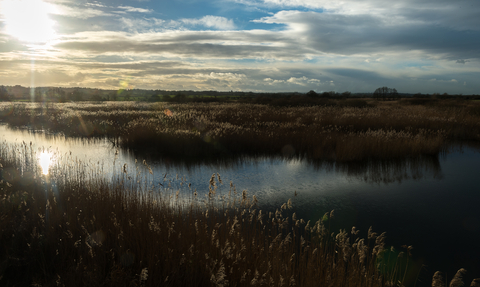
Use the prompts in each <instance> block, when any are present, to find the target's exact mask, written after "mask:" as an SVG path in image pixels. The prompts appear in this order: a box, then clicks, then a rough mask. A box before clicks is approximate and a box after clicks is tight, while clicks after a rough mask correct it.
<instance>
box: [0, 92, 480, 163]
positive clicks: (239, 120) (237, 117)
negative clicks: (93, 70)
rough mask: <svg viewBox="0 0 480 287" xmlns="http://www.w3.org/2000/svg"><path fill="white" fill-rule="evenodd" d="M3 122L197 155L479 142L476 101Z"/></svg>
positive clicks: (88, 106)
mask: <svg viewBox="0 0 480 287" xmlns="http://www.w3.org/2000/svg"><path fill="white" fill-rule="evenodd" d="M2 115H3V116H2ZM0 120H1V121H3V122H7V123H8V124H10V125H11V126H30V127H33V128H43V129H49V130H51V131H54V132H63V133H65V134H66V135H68V136H87V137H95V136H107V137H110V138H112V139H113V138H115V139H118V140H119V143H120V144H121V145H122V146H125V147H130V148H136V149H150V150H151V151H152V150H153V151H157V152H159V151H160V153H164V154H169V155H170V156H175V155H178V156H191V157H195V156H205V155H210V156H215V157H217V156H232V155H245V154H246V155H279V154H284V155H287V156H289V155H291V154H297V155H307V156H308V157H310V158H317V159H326V160H336V161H344V162H345V161H358V160H364V159H392V158H402V157H405V156H418V155H436V154H438V153H439V152H441V151H443V150H444V149H445V148H446V147H447V145H448V144H449V143H452V142H465V141H473V142H480V105H479V104H478V103H474V102H470V101H461V102H447V101H446V100H445V101H444V102H443V101H440V102H438V103H437V104H435V105H416V104H408V103H407V102H405V101H401V102H375V101H371V102H370V103H368V105H367V106H365V107H361V108H359V107H351V106H348V105H340V104H338V105H330V106H313V107H275V106H269V105H260V104H239V103H190V104H167V103H155V104H146V103H137V104H135V103H132V102H126V103H82V104H74V103H67V104H51V103H49V104H47V105H45V106H42V105H40V104H36V103H27V104H25V103H21V104H20V103H13V104H12V103H0ZM152 147H154V148H152Z"/></svg>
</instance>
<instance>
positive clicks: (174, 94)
mask: <svg viewBox="0 0 480 287" xmlns="http://www.w3.org/2000/svg"><path fill="white" fill-rule="evenodd" d="M358 98H374V99H378V100H398V99H400V98H407V99H452V98H459V99H480V96H478V95H449V94H447V93H444V94H438V93H436V94H431V95H430V94H420V93H417V94H405V93H403V94H402V93H399V92H398V91H397V90H396V89H395V88H389V87H380V88H377V89H376V90H375V91H374V92H373V93H372V92H371V93H352V92H349V91H345V92H342V93H339V92H336V91H321V92H316V91H314V90H310V91H309V92H307V93H299V92H284V93H258V92H255V93H254V92H243V91H167V90H143V89H120V90H102V89H93V88H81V87H73V88H64V87H37V88H29V87H22V86H19V85H17V86H0V101H10V100H25V101H35V102H60V103H64V102H71V101H74V102H77V101H144V102H160V101H162V102H175V103H186V102H226V101H237V102H250V103H264V104H276V105H315V104H325V103H326V100H333V99H335V100H343V99H358Z"/></svg>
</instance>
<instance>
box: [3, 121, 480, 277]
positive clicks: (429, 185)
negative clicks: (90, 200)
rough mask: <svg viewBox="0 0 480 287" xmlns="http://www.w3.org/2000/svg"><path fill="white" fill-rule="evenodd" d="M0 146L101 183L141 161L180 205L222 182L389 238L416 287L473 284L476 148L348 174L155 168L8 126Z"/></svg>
mask: <svg viewBox="0 0 480 287" xmlns="http://www.w3.org/2000/svg"><path fill="white" fill-rule="evenodd" d="M0 141H2V142H6V143H9V144H14V143H21V142H22V141H25V142H27V143H29V142H30V141H31V142H32V143H33V145H34V147H35V148H37V149H38V148H41V147H44V148H46V149H48V150H50V151H52V152H53V154H55V156H53V158H54V160H65V157H64V155H68V156H69V157H76V158H78V159H82V160H84V161H90V162H93V163H97V164H98V163H101V164H102V166H103V168H104V170H105V171H106V173H105V176H107V177H108V176H111V175H112V173H115V172H116V171H120V170H121V169H122V167H123V165H124V164H125V163H127V167H128V168H129V169H130V172H131V173H134V172H135V166H136V165H135V159H137V160H138V162H142V161H143V160H144V159H145V160H146V161H147V163H148V164H149V165H150V166H151V167H152V171H153V175H152V176H151V180H153V181H154V183H158V182H162V183H164V179H165V180H166V181H167V182H168V183H169V185H170V186H171V188H172V189H173V190H177V189H178V190H181V192H182V193H183V194H184V196H186V197H188V196H189V195H190V194H191V191H190V190H189V189H188V188H187V183H191V184H192V190H193V189H197V190H198V192H199V193H200V194H201V193H202V192H208V181H209V179H210V177H211V176H212V174H213V173H219V174H220V175H221V178H222V180H223V185H220V186H219V190H218V193H219V194H225V193H227V192H228V190H229V183H230V181H232V182H233V184H234V185H235V186H236V188H237V190H238V191H239V192H241V191H242V190H244V189H245V190H247V191H248V193H249V195H256V197H257V198H258V199H259V201H260V202H259V205H260V206H261V207H262V208H263V209H266V210H274V209H275V208H278V207H279V206H280V205H281V204H283V203H284V202H286V201H287V200H288V199H289V198H292V199H293V202H294V211H295V212H296V213H297V215H298V216H299V217H301V218H304V219H305V220H312V221H316V220H317V219H319V218H320V217H321V216H323V214H324V213H325V212H328V211H330V210H332V209H335V220H334V223H333V226H332V227H331V228H333V229H335V231H338V230H339V229H340V228H345V229H350V228H351V227H352V226H356V227H357V229H360V230H361V231H362V233H361V235H362V236H366V232H367V230H368V228H369V227H370V226H373V229H374V231H376V232H383V231H386V232H387V244H389V245H393V246H394V247H395V248H396V249H399V250H401V246H402V245H412V246H413V247H414V249H413V257H412V259H413V260H412V262H411V263H410V264H411V266H415V267H416V269H415V271H413V272H412V273H411V274H408V275H407V276H408V277H411V280H413V281H415V280H417V281H416V282H417V284H416V285H417V286H427V285H429V284H431V283H430V282H431V276H432V275H433V273H434V272H435V271H437V270H440V271H443V272H447V275H448V278H450V279H451V278H452V277H453V275H454V274H455V272H456V271H457V270H458V269H459V268H465V269H467V271H468V273H467V276H466V277H465V278H466V279H467V280H468V282H467V285H468V284H470V281H471V279H472V278H473V277H480V251H479V250H480V248H479V243H480V206H479V205H480V184H479V181H478V180H479V178H480V153H479V152H478V150H476V149H473V148H468V147H465V148H462V149H460V148H458V149H456V150H452V151H450V152H448V153H446V154H444V155H441V156H425V157H418V158H409V159H402V160H395V161H371V162H363V163H350V164H339V163H334V162H312V161H309V160H307V159H283V158H241V159H231V160H228V161H217V162H215V161H212V160H209V161H205V162H195V163H192V162H188V161H178V160H173V159H171V158H169V157H168V155H167V156H164V157H163V158H162V159H158V158H157V159H152V158H149V156H148V155H141V153H139V152H132V151H126V150H117V148H116V147H114V146H113V144H112V143H111V142H110V141H108V140H96V141H84V140H79V139H66V138H65V137H63V136H61V135H60V136H58V135H57V136H56V135H46V134H44V133H42V132H37V133H32V132H29V131H26V130H10V129H7V128H6V127H5V126H0ZM70 152H71V155H70ZM116 152H117V153H118V154H117V155H115V154H116ZM295 191H296V192H297V196H295V195H294V193H295Z"/></svg>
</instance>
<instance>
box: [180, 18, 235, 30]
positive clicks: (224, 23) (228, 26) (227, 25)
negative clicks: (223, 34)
mask: <svg viewBox="0 0 480 287" xmlns="http://www.w3.org/2000/svg"><path fill="white" fill-rule="evenodd" d="M180 21H181V22H183V23H185V24H187V25H201V26H205V27H209V28H215V29H218V30H232V29H235V28H236V26H235V23H233V20H231V19H227V18H225V17H219V16H211V15H207V16H204V17H202V18H200V19H182V20H180Z"/></svg>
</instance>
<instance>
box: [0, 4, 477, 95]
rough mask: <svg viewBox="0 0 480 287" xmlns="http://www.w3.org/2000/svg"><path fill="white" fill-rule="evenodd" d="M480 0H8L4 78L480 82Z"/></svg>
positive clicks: (281, 84) (207, 85)
mask: <svg viewBox="0 0 480 287" xmlns="http://www.w3.org/2000/svg"><path fill="white" fill-rule="evenodd" d="M479 15H480V0H456V1H452V0H397V1H385V0H342V1H327V0H211V1H205V0H176V1H172V0H170V1H165V0H161V1H155V0H119V1H113V0H107V1H86V0H80V1H78V0H77V1H72V0H0V85H23V86H29V87H41V86H57V87H90V88H102V89H133V88H138V89H161V90H200V91H203V90H218V91H230V90H233V91H252V92H308V91H310V90H314V91H316V92H324V91H336V92H339V93H342V92H345V91H350V92H353V93H356V92H373V91H374V90H375V89H376V88H378V87H383V86H387V87H390V88H396V89H397V90H398V92H399V93H430V94H431V93H442V94H443V93H449V94H464V95H465V94H480V61H479V59H480V17H479Z"/></svg>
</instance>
